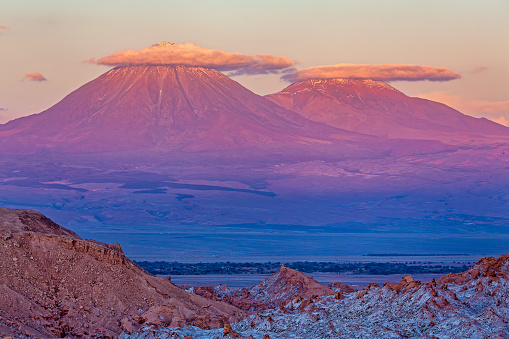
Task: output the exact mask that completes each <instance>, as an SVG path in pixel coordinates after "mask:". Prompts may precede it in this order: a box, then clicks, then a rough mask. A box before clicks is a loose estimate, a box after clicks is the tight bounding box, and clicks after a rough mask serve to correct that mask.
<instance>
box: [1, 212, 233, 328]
mask: <svg viewBox="0 0 509 339" xmlns="http://www.w3.org/2000/svg"><path fill="white" fill-rule="evenodd" d="M242 316H243V312H242V311H240V310H239V309H237V308H235V307H233V306H230V305H228V304H225V303H219V302H215V301H212V300H210V299H206V298H203V297H200V296H198V295H195V294H191V293H188V292H185V291H184V290H182V289H181V288H179V287H177V286H175V285H174V284H172V283H171V282H170V281H169V280H166V279H162V278H157V277H155V276H153V275H151V274H148V273H147V272H145V271H144V270H143V269H141V268H140V267H138V266H136V265H135V264H134V263H133V262H131V261H130V260H129V259H127V258H126V257H125V255H124V254H123V252H122V249H121V248H120V246H119V245H115V244H103V243H99V242H96V241H93V240H84V239H81V238H80V237H79V236H78V235H76V234H75V233H74V232H71V231H69V230H67V229H65V228H63V227H61V226H59V225H57V224H55V223H54V222H52V221H51V220H50V219H48V218H46V217H45V216H43V215H42V214H40V213H37V212H34V211H30V210H10V209H4V208H0V335H4V336H12V337H16V338H62V337H68V338H79V337H83V338H90V337H100V338H113V337H117V336H118V335H119V334H121V333H122V332H125V333H129V332H133V331H136V330H137V329H138V328H139V327H141V326H142V325H146V324H153V325H160V326H183V325H186V324H192V325H194V326H198V327H200V328H205V329H210V328H214V327H223V326H224V323H225V322H227V321H235V320H239V319H241V317H242Z"/></svg>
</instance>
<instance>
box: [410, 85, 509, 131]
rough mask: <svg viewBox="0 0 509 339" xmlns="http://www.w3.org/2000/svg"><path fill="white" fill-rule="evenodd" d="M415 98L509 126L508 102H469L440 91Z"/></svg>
mask: <svg viewBox="0 0 509 339" xmlns="http://www.w3.org/2000/svg"><path fill="white" fill-rule="evenodd" d="M417 96H418V97H419V98H423V99H428V100H433V101H438V102H441V103H443V104H446V105H447V106H450V107H453V108H455V109H457V110H458V111H460V112H462V113H465V114H468V115H471V116H474V117H484V118H487V119H490V120H492V121H495V122H497V123H499V124H501V125H504V126H509V100H504V101H488V100H469V99H467V98H463V97H461V96H459V95H453V94H449V93H446V92H441V91H435V92H429V93H422V94H419V95H417Z"/></svg>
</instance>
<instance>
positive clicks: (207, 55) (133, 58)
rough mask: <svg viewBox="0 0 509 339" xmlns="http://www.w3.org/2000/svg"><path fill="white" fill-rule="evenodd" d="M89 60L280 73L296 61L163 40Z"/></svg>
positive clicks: (101, 63)
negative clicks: (144, 46)
mask: <svg viewBox="0 0 509 339" xmlns="http://www.w3.org/2000/svg"><path fill="white" fill-rule="evenodd" d="M85 62H89V63H95V64H98V65H106V66H134V65H184V66H200V67H208V68H213V69H216V70H218V71H232V72H233V75H239V74H267V73H279V72H280V71H282V70H284V69H288V68H289V67H292V66H293V65H294V62H293V60H291V59H290V58H288V57H285V56H273V55H270V54H256V55H248V54H242V53H230V52H224V51H222V50H219V49H209V48H204V47H200V46H198V45H195V44H193V43H190V42H188V43H182V44H175V43H171V42H160V43H157V44H155V45H152V46H150V47H149V48H144V49H142V50H127V51H121V52H117V53H115V54H112V55H108V56H105V57H102V58H100V59H97V60H95V58H93V59H90V60H87V61H85Z"/></svg>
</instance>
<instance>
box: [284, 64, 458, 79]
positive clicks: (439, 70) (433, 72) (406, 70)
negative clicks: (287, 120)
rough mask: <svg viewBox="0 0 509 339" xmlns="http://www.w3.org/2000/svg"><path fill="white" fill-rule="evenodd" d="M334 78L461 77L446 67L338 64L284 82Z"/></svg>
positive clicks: (297, 72)
mask: <svg viewBox="0 0 509 339" xmlns="http://www.w3.org/2000/svg"><path fill="white" fill-rule="evenodd" d="M334 78H345V79H371V80H381V81H398V80H404V81H423V80H430V81H448V80H454V79H460V78H461V76H460V75H459V74H458V73H454V72H453V71H451V70H450V69H448V68H446V67H432V66H421V65H399V64H386V65H367V64H337V65H330V66H317V67H309V68H304V69H299V70H294V71H293V72H292V73H289V74H287V75H285V76H283V77H282V79H283V80H287V81H302V80H307V79H334Z"/></svg>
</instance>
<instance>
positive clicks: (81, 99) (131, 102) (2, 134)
mask: <svg viewBox="0 0 509 339" xmlns="http://www.w3.org/2000/svg"><path fill="white" fill-rule="evenodd" d="M340 134H342V135H344V136H347V135H349V134H351V133H349V132H346V131H338V130H337V129H332V128H330V127H328V126H326V125H323V124H318V123H316V122H313V121H310V120H308V119H305V118H303V117H302V116H300V115H299V114H297V113H295V112H292V111H289V110H287V109H284V108H281V107H280V106H278V105H276V104H274V103H272V102H270V101H269V100H266V99H264V98H263V97H261V96H258V95H256V94H254V93H253V92H251V91H249V90H248V89H246V88H245V87H243V86H241V85H240V84H238V83H237V82H235V81H233V80H232V79H230V78H229V77H227V76H225V75H223V74H222V73H220V72H218V71H216V70H213V69H209V68H202V67H189V66H127V67H118V68H114V69H112V70H110V71H108V72H106V73H105V74H103V75H101V76H99V77H98V78H97V79H95V80H93V81H91V82H89V83H87V84H85V85H84V86H82V87H80V88H79V89H77V90H76V91H74V92H72V93H71V94H69V95H68V96H66V97H65V98H64V99H63V100H62V101H60V102H59V103H57V104H56V105H54V106H53V107H51V108H49V109H48V110H46V111H44V112H42V113H39V114H35V115H32V116H28V117H24V118H20V119H17V120H14V121H11V122H9V123H7V124H5V125H0V140H1V141H2V143H1V144H2V146H1V149H2V151H3V152H4V153H5V152H8V153H14V154H27V153H36V152H38V151H41V150H52V151H59V152H71V153H73V152H100V151H120V150H139V149H147V148H148V149H158V150H184V151H203V150H211V149H214V150H229V149H241V148H248V147H253V146H258V145H279V144H288V143H291V144H295V143H297V144H309V143H311V144H312V143H316V142H319V143H323V142H328V140H330V138H338V137H339V135H340Z"/></svg>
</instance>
